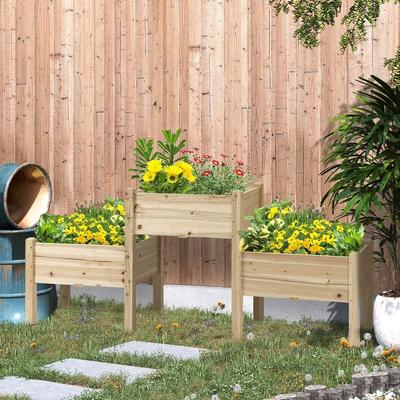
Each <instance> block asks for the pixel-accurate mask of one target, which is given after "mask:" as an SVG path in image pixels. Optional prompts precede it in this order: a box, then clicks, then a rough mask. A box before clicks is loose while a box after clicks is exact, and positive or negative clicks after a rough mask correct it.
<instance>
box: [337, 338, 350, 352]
mask: <svg viewBox="0 0 400 400" xmlns="http://www.w3.org/2000/svg"><path fill="white" fill-rule="evenodd" d="M339 343H340V345H341V346H342V347H345V348H347V349H349V348H350V347H351V344H350V342H349V341H348V340H347V339H346V338H344V337H342V338H341V339H340V342H339Z"/></svg>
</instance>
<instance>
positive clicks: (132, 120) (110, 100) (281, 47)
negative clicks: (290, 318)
mask: <svg viewBox="0 0 400 400" xmlns="http://www.w3.org/2000/svg"><path fill="white" fill-rule="evenodd" d="M344 1H346V0H344ZM399 10H400V7H399V6H398V5H397V6H396V5H394V4H388V5H387V6H386V8H385V10H384V12H383V13H382V15H381V17H380V20H379V23H378V25H377V27H376V28H375V29H373V30H370V31H369V32H368V38H367V40H366V42H365V43H364V44H363V45H362V46H360V48H359V49H358V50H357V51H356V52H355V53H346V54H344V55H341V54H340V51H339V46H338V40H339V37H340V33H341V28H340V27H336V28H332V29H329V30H328V31H326V32H325V33H324V34H323V35H322V39H321V40H322V44H321V46H320V47H319V48H318V49H315V50H313V51H311V50H305V49H304V48H303V47H301V46H300V45H299V44H298V43H297V41H296V40H294V39H293V33H294V30H295V29H296V25H295V24H294V23H293V22H292V20H291V18H290V17H288V16H285V15H281V16H275V14H274V12H273V10H272V9H271V7H270V6H269V5H268V1H267V0H136V1H135V0H31V1H26V0H0V57H1V58H0V93H1V96H0V132H1V135H0V162H9V161H17V162H23V161H27V160H29V161H33V160H34V161H36V162H38V163H40V164H41V165H43V166H44V167H45V168H46V169H47V170H48V171H49V173H50V176H51V178H52V181H53V185H54V205H53V211H55V212H67V211H70V210H71V209H72V208H73V206H74V205H75V204H76V203H77V202H78V203H79V202H82V201H85V200H86V201H93V200H102V199H104V198H105V197H106V196H109V195H112V196H116V195H121V194H122V193H123V192H124V190H125V188H126V187H127V186H129V185H131V181H130V177H129V173H128V172H127V170H128V168H129V167H130V166H132V159H133V157H132V148H133V146H134V140H135V138H136V137H138V136H154V137H158V136H159V135H160V131H161V129H163V128H171V129H176V128H178V127H180V128H182V129H183V130H184V132H185V135H186V137H187V139H188V141H189V145H190V146H196V147H199V148H201V150H202V151H204V152H213V153H216V154H218V153H220V152H224V153H228V154H231V155H237V156H239V157H241V158H243V159H244V160H245V161H247V163H248V165H249V166H250V168H251V170H252V171H253V172H254V173H255V174H256V175H257V177H258V179H260V180H262V181H263V182H264V184H265V198H266V200H270V199H271V198H273V197H276V196H280V197H290V198H292V199H294V200H295V201H296V202H303V203H311V202H312V203H314V204H318V203H319V201H320V198H321V194H322V193H323V191H324V190H325V184H324V182H323V181H322V179H321V177H320V176H319V171H320V169H321V153H322V148H321V142H320V139H321V137H322V136H323V135H324V134H325V133H326V132H328V130H329V127H330V119H331V117H332V116H334V115H335V114H336V113H337V112H338V111H343V110H344V109H345V106H346V104H349V103H351V102H352V100H353V91H354V90H355V88H356V85H355V83H354V81H355V79H356V78H357V77H358V76H359V75H364V76H368V75H369V74H371V73H375V74H378V75H383V76H387V74H386V71H385V70H384V68H383V61H384V59H385V57H387V56H389V55H392V54H394V52H395V49H396V46H397V45H398V44H399V39H400V11H399ZM167 247H168V252H167V256H166V264H167V269H166V271H167V272H166V274H167V281H168V282H175V283H176V282H179V283H189V284H204V285H208V284H212V285H227V284H229V281H230V265H229V256H228V255H229V254H230V251H229V249H228V248H227V243H225V242H223V241H210V240H200V239H197V240H196V239H194V240H190V241H188V240H180V241H178V240H174V239H171V240H169V241H168V242H167Z"/></svg>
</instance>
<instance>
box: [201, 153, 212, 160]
mask: <svg viewBox="0 0 400 400" xmlns="http://www.w3.org/2000/svg"><path fill="white" fill-rule="evenodd" d="M203 158H204V159H205V160H211V158H212V157H211V156H210V155H209V154H204V156H203Z"/></svg>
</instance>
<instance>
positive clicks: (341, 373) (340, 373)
mask: <svg viewBox="0 0 400 400" xmlns="http://www.w3.org/2000/svg"><path fill="white" fill-rule="evenodd" d="M345 375H346V373H345V372H344V369H339V370H338V373H337V376H338V378H339V379H340V380H342V379H343V378H344V377H345Z"/></svg>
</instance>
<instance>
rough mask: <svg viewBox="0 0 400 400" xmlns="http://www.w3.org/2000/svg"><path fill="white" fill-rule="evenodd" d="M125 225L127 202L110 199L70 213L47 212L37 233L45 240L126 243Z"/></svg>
mask: <svg viewBox="0 0 400 400" xmlns="http://www.w3.org/2000/svg"><path fill="white" fill-rule="evenodd" d="M124 228H125V207H124V203H123V201H122V200H118V199H117V200H114V199H111V198H109V199H107V200H106V201H105V202H104V203H100V204H96V205H83V206H80V207H77V208H76V209H75V211H74V212H73V213H72V214H69V215H55V214H44V215H42V216H41V218H40V220H39V223H38V225H37V227H36V231H35V234H36V239H37V240H38V241H39V242H45V243H78V244H103V245H123V244H124V241H125V233H124ZM142 239H144V237H143V236H139V237H138V240H142Z"/></svg>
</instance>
